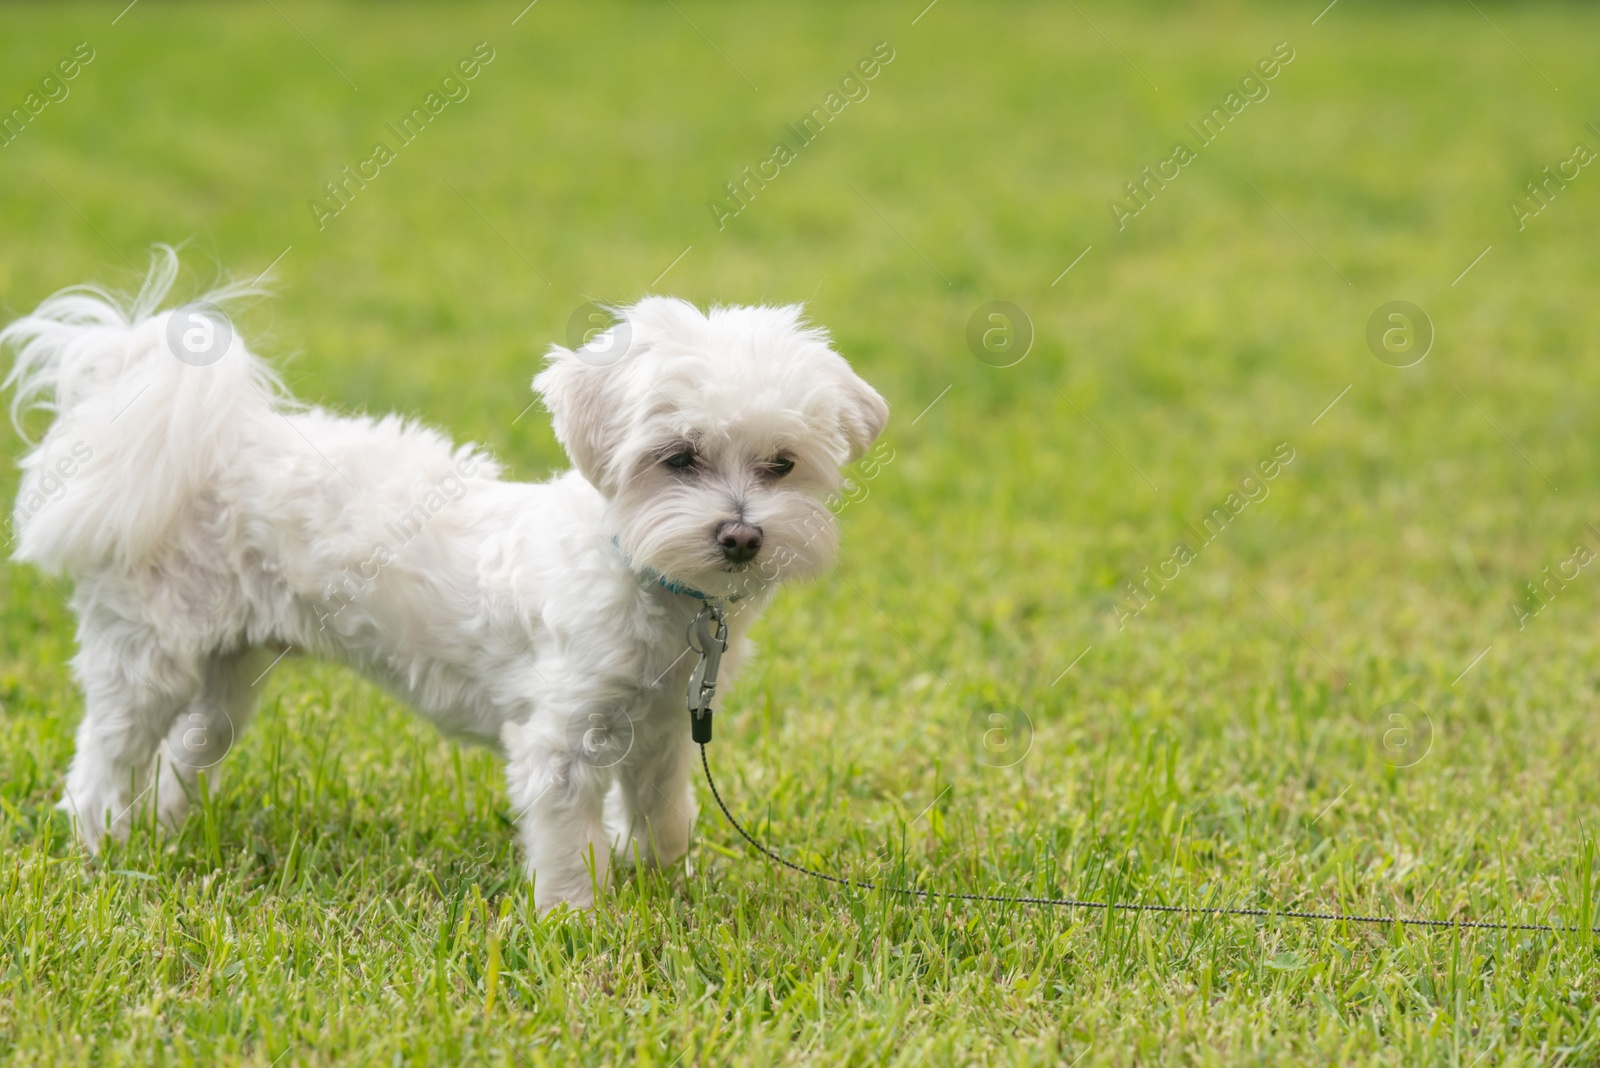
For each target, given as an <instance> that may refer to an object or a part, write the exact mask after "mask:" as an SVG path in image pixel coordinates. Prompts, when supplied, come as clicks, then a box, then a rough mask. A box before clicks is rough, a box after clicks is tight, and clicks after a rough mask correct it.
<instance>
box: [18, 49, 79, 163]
mask: <svg viewBox="0 0 1600 1068" xmlns="http://www.w3.org/2000/svg"><path fill="white" fill-rule="evenodd" d="M94 57H95V51H94V49H93V48H90V47H89V42H87V41H79V42H78V43H77V44H76V45H75V46H73V49H72V54H71V55H70V56H68V57H67V58H65V59H63V60H61V61H59V62H58V63H56V65H55V70H56V71H57V72H59V73H51V74H46V75H45V76H44V77H43V78H40V79H39V88H38V90H37V91H36V92H31V93H29V94H28V95H27V96H25V97H23V98H22V103H21V104H18V105H16V106H15V107H13V108H11V110H10V111H6V112H0V148H9V147H10V146H11V142H13V141H15V140H16V139H17V138H19V137H21V136H22V131H23V130H26V129H27V128H28V124H29V123H31V122H33V121H34V120H35V119H37V118H38V117H39V115H40V113H41V112H43V111H44V109H45V108H47V107H49V106H50V105H51V104H59V103H61V102H62V101H63V100H65V99H66V98H67V97H69V96H71V95H72V89H71V88H70V87H69V86H68V85H67V83H68V82H70V81H72V79H74V78H76V77H77V76H78V75H79V74H81V73H82V72H83V68H84V67H87V66H88V65H89V64H90V63H93V62H94Z"/></svg>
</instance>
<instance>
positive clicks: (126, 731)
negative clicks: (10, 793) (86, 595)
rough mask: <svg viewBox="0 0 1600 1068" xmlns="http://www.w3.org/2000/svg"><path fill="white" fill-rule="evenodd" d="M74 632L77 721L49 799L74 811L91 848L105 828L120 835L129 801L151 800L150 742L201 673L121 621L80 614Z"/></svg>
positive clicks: (128, 820)
mask: <svg viewBox="0 0 1600 1068" xmlns="http://www.w3.org/2000/svg"><path fill="white" fill-rule="evenodd" d="M78 640H79V649H78V655H77V656H76V657H75V658H74V660H73V668H74V670H75V671H76V673H77V676H78V680H79V682H80V683H81V684H82V686H83V698H84V712H83V721H82V722H81V723H79V724H78V732H77V748H76V751H75V752H74V753H73V757H72V765H71V767H70V768H68V770H67V785H66V789H65V791H64V792H63V795H62V798H61V802H60V804H58V805H57V806H56V807H57V808H60V809H62V810H63V811H65V812H67V813H68V814H69V815H70V816H72V817H73V819H74V823H75V826H76V829H77V833H78V836H79V838H81V839H82V840H83V842H84V844H85V845H87V846H88V847H89V848H90V849H98V848H99V845H100V840H101V839H102V838H103V837H104V836H105V835H106V834H111V835H113V836H115V837H118V838H123V837H126V836H127V833H128V828H129V827H130V826H131V824H132V821H133V814H134V811H135V809H136V808H137V807H139V806H141V805H146V804H149V803H150V802H151V800H152V799H151V797H150V792H151V786H152V785H153V783H152V781H151V772H152V770H153V768H154V765H155V755H156V747H157V746H158V745H159V744H160V743H161V739H162V736H163V735H165V734H166V732H167V730H168V728H169V727H170V726H171V724H172V717H173V715H174V714H175V713H176V712H177V710H178V709H180V708H182V707H183V706H185V705H186V704H188V703H189V701H190V700H191V699H193V697H194V695H195V694H196V693H197V692H198V691H199V689H200V673H199V671H198V670H195V669H193V668H192V667H190V666H189V665H186V664H184V663H182V662H181V661H180V660H178V659H176V658H173V657H170V656H168V655H166V654H165V652H164V651H163V650H161V648H160V647H159V646H158V645H157V644H156V642H155V637H154V635H152V634H150V633H148V632H146V631H145V630H144V629H143V628H141V627H139V626H137V625H130V624H129V623H127V622H126V621H120V620H112V619H107V618H104V617H101V618H100V619H99V625H97V624H96V623H94V622H91V621H90V620H89V619H87V618H84V619H83V621H82V623H81V625H80V626H79V628H78ZM113 643H115V644H113Z"/></svg>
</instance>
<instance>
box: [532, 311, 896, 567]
mask: <svg viewBox="0 0 1600 1068" xmlns="http://www.w3.org/2000/svg"><path fill="white" fill-rule="evenodd" d="M617 314H618V315H619V317H620V321H619V322H617V323H616V324H615V325H614V326H612V327H611V329H609V330H607V331H606V332H604V333H602V334H599V335H597V336H596V337H594V338H593V339H591V340H590V341H589V342H587V343H586V344H585V345H583V346H582V347H581V348H579V349H577V350H571V349H566V348H561V347H559V346H557V347H555V348H552V349H551V350H550V353H549V355H548V357H547V359H548V360H549V366H548V367H547V368H546V369H545V370H544V371H543V372H541V373H540V374H539V376H538V377H537V378H535V379H534V381H533V387H534V389H535V390H536V391H537V392H538V393H539V394H540V395H541V396H543V398H544V402H545V406H546V407H547V408H549V410H550V414H551V416H552V421H553V423H554V426H555V432H556V437H557V438H558V439H559V440H560V441H561V444H562V446H563V447H564V448H565V449H566V450H567V455H569V456H570V457H571V458H572V461H573V463H574V464H576V465H577V468H578V470H579V471H580V472H582V473H583V476H584V477H585V478H587V479H588V480H589V481H590V482H591V483H593V484H594V485H595V487H596V488H598V489H599V490H600V492H601V494H603V495H604V496H605V498H606V500H607V502H608V508H609V517H608V518H609V520H610V522H611V524H612V527H613V529H614V531H615V533H616V536H617V540H618V544H619V545H620V547H621V548H622V551H623V552H624V553H625V554H627V556H628V557H629V558H630V559H631V560H633V561H634V564H635V566H644V567H650V568H653V569H655V570H656V571H658V572H660V573H661V574H662V575H664V576H666V577H667V578H668V579H670V580H673V581H677V582H682V583H684V584H686V585H689V586H693V587H694V588H696V589H699V590H703V591H705V592H706V593H710V594H712V595H714V596H731V595H733V594H735V593H738V592H741V591H749V590H750V589H751V588H752V587H759V586H764V585H766V584H768V583H771V582H773V581H783V580H786V579H789V578H803V577H807V576H810V575H814V574H815V573H817V572H818V571H819V570H821V569H822V568H823V567H825V566H826V565H827V564H828V562H829V561H830V560H831V559H832V556H833V552H834V548H835V546H836V544H837V534H836V531H835V526H834V519H833V514H832V513H831V512H830V511H829V509H828V508H827V506H826V504H825V503H824V502H825V501H826V499H827V497H828V495H829V494H830V493H832V492H834V491H835V490H836V489H838V488H839V486H840V484H841V482H842V476H841V474H840V468H841V467H843V466H844V465H845V464H848V463H851V462H853V461H855V460H857V459H859V458H860V457H861V455H862V454H863V453H864V452H865V451H866V450H867V448H868V447H869V446H871V444H872V443H873V441H875V440H876V439H877V437H878V434H879V433H880V432H882V430H883V427H884V423H885V422H886V421H887V420H888V418H889V407H888V405H887V404H885V403H884V400H883V398H882V397H880V396H879V395H878V394H877V392H876V391H875V390H873V388H872V387H871V386H869V385H867V383H866V382H864V381H862V380H861V379H860V378H859V377H857V376H856V374H855V373H854V372H853V371H851V370H850V365H849V364H848V363H846V362H845V360H844V358H843V357H842V356H840V355H839V354H838V353H836V352H834V351H833V349H832V348H831V347H830V346H829V341H828V336H827V334H826V332H824V331H823V330H821V329H819V328H817V327H814V326H809V325H807V324H806V323H804V322H803V321H802V319H801V314H800V308H799V307H798V306H789V307H781V308H772V307H734V308H714V309H712V311H711V312H710V313H709V314H701V312H700V311H699V309H697V308H695V307H694V306H693V305H691V304H688V303H686V302H685V301H681V300H674V299H670V298H667V297H648V298H646V299H644V300H642V301H640V302H639V303H637V304H635V305H633V306H632V307H629V308H622V309H618V312H617Z"/></svg>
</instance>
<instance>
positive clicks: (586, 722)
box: [567, 707, 633, 768]
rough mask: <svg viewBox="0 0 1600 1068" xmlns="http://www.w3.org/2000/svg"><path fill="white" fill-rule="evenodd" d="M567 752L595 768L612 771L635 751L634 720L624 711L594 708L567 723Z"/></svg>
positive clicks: (573, 717)
mask: <svg viewBox="0 0 1600 1068" xmlns="http://www.w3.org/2000/svg"><path fill="white" fill-rule="evenodd" d="M567 748H568V749H569V750H570V751H571V752H572V755H573V756H575V757H577V758H578V759H579V760H581V761H583V762H584V763H585V764H587V765H589V767H591V768H609V767H611V766H612V765H613V764H617V763H620V762H621V761H622V759H623V758H624V757H626V756H627V755H628V754H629V753H630V752H632V751H633V717H631V716H629V715H628V713H627V712H625V711H623V710H622V709H620V708H598V707H595V708H591V709H587V710H585V711H583V712H577V713H574V714H573V715H572V716H571V717H570V718H569V719H568V720H567Z"/></svg>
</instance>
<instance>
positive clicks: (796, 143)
mask: <svg viewBox="0 0 1600 1068" xmlns="http://www.w3.org/2000/svg"><path fill="white" fill-rule="evenodd" d="M894 55H895V53H894V49H893V48H890V47H889V43H888V42H887V41H879V42H878V43H877V44H875V45H873V46H872V53H871V54H870V55H868V56H867V57H866V58H864V59H862V60H861V61H860V62H858V63H857V64H856V65H855V66H854V67H853V68H851V72H850V73H849V74H846V75H845V76H844V77H843V78H841V79H839V88H838V89H837V90H836V91H834V92H830V93H829V94H828V95H827V96H825V97H823V98H822V103H820V104H818V105H816V106H815V107H813V108H812V109H811V111H810V112H809V113H808V114H806V115H805V116H804V117H802V118H801V119H800V121H799V122H797V123H796V122H791V123H787V124H786V125H785V126H784V136H785V137H789V136H791V135H792V137H793V143H792V144H791V143H790V141H788V140H782V139H780V140H779V141H778V142H777V143H776V144H774V145H773V146H772V153H771V154H770V155H769V156H768V157H767V158H766V159H764V160H762V161H761V162H760V163H757V164H756V165H755V169H754V171H752V170H751V168H750V167H749V166H748V165H746V166H744V167H741V168H739V174H740V175H741V177H740V178H739V180H738V182H737V183H735V182H724V183H723V188H724V189H726V190H727V191H728V201H731V205H730V203H728V202H725V201H723V200H722V199H721V198H719V197H713V198H712V199H711V200H708V201H706V206H707V207H708V208H710V209H711V221H712V222H714V223H716V224H717V229H718V230H722V229H725V228H726V227H727V225H728V220H729V219H733V218H737V217H738V215H739V213H740V212H742V211H744V209H745V208H748V207H749V206H750V204H751V202H752V201H754V200H755V198H756V194H757V193H759V192H760V191H761V190H763V189H765V188H766V187H767V183H768V182H770V181H773V180H775V179H776V178H777V177H778V175H780V174H782V173H783V168H785V167H787V166H788V165H789V164H791V163H793V162H794V161H795V160H797V159H799V158H800V152H801V151H802V150H803V149H804V148H805V147H806V146H807V145H809V144H811V142H813V141H815V140H816V139H817V138H818V137H820V136H821V135H822V131H823V130H825V129H827V127H828V124H829V123H830V122H833V121H834V120H836V119H837V118H838V117H839V116H840V114H841V113H843V111H844V109H845V108H847V107H849V106H850V105H851V104H852V103H856V104H859V103H860V102H861V101H863V100H865V99H866V98H867V96H868V95H869V94H870V93H871V92H872V90H870V89H869V88H868V87H867V82H869V81H871V80H872V79H874V78H876V77H877V76H878V75H879V73H881V72H882V70H883V68H884V67H887V66H888V65H889V64H890V63H892V62H894ZM841 94H842V95H841Z"/></svg>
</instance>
